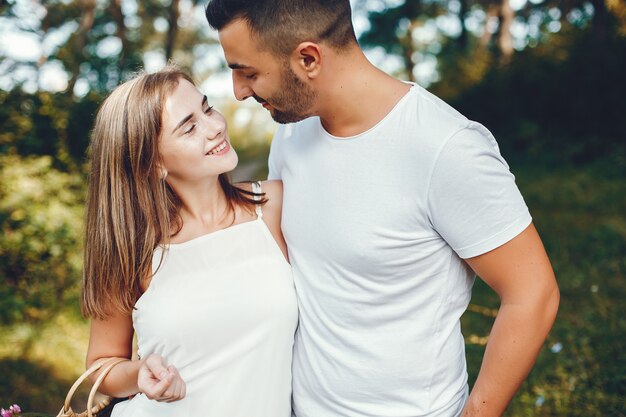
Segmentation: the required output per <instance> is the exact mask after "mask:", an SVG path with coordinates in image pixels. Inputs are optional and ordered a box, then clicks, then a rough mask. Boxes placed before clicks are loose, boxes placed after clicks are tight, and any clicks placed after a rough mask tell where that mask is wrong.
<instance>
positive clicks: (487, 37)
mask: <svg viewBox="0 0 626 417" xmlns="http://www.w3.org/2000/svg"><path fill="white" fill-rule="evenodd" d="M499 11H500V7H499V6H498V5H496V4H490V5H489V7H488V8H487V16H485V29H484V30H483V35H482V36H481V37H480V45H481V46H483V47H485V48H486V47H487V46H489V42H490V41H491V38H492V37H493V33H491V32H489V21H490V20H491V18H492V17H497V16H498V13H499Z"/></svg>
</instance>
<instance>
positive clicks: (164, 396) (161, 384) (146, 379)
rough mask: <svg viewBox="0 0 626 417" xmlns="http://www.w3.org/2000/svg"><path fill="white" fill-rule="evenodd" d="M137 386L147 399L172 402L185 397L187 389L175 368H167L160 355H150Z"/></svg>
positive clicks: (140, 371) (143, 366)
mask: <svg viewBox="0 0 626 417" xmlns="http://www.w3.org/2000/svg"><path fill="white" fill-rule="evenodd" d="M137 385H138V386H139V388H140V391H141V392H143V393H144V394H145V395H146V397H148V398H149V399H151V400H155V401H163V402H172V401H178V400H181V399H183V398H184V397H185V394H186V391H187V388H186V384H185V381H183V379H182V378H181V376H180V374H179V372H178V369H176V367H175V366H173V365H169V366H166V364H165V360H164V359H163V358H162V357H161V356H159V355H150V356H148V357H147V358H146V360H145V362H144V364H143V365H142V367H141V368H140V370H139V376H138V380H137Z"/></svg>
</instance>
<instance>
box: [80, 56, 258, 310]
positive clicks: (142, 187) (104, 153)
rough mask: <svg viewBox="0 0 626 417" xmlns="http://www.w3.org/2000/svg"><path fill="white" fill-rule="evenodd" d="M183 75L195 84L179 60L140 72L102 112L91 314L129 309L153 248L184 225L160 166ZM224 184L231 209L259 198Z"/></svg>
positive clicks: (86, 277)
mask: <svg viewBox="0 0 626 417" xmlns="http://www.w3.org/2000/svg"><path fill="white" fill-rule="evenodd" d="M180 80H187V81H189V82H191V83H192V84H193V80H192V79H191V77H189V75H187V74H186V73H185V72H183V71H181V70H180V69H178V68H176V67H175V66H173V65H169V66H167V67H166V68H164V69H163V70H161V71H159V72H156V73H153V74H147V73H142V74H139V75H137V76H136V77H135V78H133V79H131V80H129V81H127V82H125V83H123V84H122V85H120V86H119V87H117V88H116V89H115V90H114V91H113V92H112V93H111V94H110V95H109V96H108V97H107V98H106V100H105V101H104V102H103V103H102V106H101V107H100V109H99V111H98V115H97V116H96V122H95V125H94V128H93V131H92V135H91V144H90V147H89V155H90V159H91V175H90V179H89V189H88V193H87V202H86V207H85V239H84V273H83V292H82V303H81V306H82V311H83V314H84V315H86V316H90V317H95V318H99V319H102V318H105V317H107V316H109V315H110V314H111V313H112V312H114V311H116V310H117V311H120V312H124V313H130V312H131V311H132V309H133V306H134V304H135V302H136V301H137V299H138V298H139V296H140V295H141V284H142V281H143V280H144V279H146V278H148V277H150V276H151V274H152V256H153V252H154V249H155V248H156V247H157V245H159V244H160V243H167V241H168V240H169V238H170V236H172V235H173V234H175V233H177V231H179V230H180V228H181V227H182V221H181V219H180V217H179V210H180V205H181V202H180V200H179V198H178V197H177V196H176V194H175V193H174V191H173V190H172V189H171V188H170V187H169V186H168V185H167V183H166V182H165V181H164V180H163V179H162V178H161V174H160V170H159V168H158V166H159V163H160V156H159V152H158V142H159V137H160V133H161V126H162V115H163V108H164V103H165V100H166V99H167V98H168V97H169V95H170V94H171V93H172V92H173V90H174V89H175V88H176V86H177V85H178V83H179V82H180ZM219 182H220V185H221V186H222V189H223V190H224V192H225V194H226V197H227V200H228V203H229V208H230V209H231V210H233V209H234V206H235V205H244V206H249V205H252V204H258V203H259V201H257V200H256V199H254V195H253V193H250V192H247V191H245V190H242V189H239V188H237V187H234V186H233V185H231V184H230V182H229V180H228V177H227V176H226V174H222V175H220V177H219ZM264 201H265V200H264V199H261V200H260V202H261V203H263V202H264ZM172 232H174V233H172Z"/></svg>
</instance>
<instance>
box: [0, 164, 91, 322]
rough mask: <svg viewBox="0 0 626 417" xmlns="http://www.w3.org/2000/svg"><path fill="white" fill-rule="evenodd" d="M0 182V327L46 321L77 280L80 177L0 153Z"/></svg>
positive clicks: (81, 181)
mask: <svg viewBox="0 0 626 417" xmlns="http://www.w3.org/2000/svg"><path fill="white" fill-rule="evenodd" d="M0 184H2V187H0V227H1V228H2V233H1V234H0V323H3V324H9V323H15V322H24V321H27V322H40V321H44V320H47V319H50V317H52V316H54V314H55V313H56V312H57V311H58V310H59V308H61V307H62V306H63V305H64V304H65V303H66V302H68V298H69V297H70V296H71V295H72V290H75V288H76V286H77V284H78V282H79V278H80V267H81V249H80V248H81V236H80V234H81V230H82V220H81V219H82V203H83V194H84V190H83V187H84V185H83V184H84V181H83V177H82V176H81V175H80V174H78V175H77V174H71V173H67V172H62V171H59V170H57V169H55V168H53V166H52V158H51V157H47V156H43V157H28V158H19V157H17V156H10V155H0Z"/></svg>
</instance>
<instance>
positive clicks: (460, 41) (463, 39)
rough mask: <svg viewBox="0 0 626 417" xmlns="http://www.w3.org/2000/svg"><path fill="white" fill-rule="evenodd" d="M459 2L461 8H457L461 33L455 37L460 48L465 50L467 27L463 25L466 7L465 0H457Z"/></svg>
mask: <svg viewBox="0 0 626 417" xmlns="http://www.w3.org/2000/svg"><path fill="white" fill-rule="evenodd" d="M459 1H460V3H461V9H460V10H459V20H460V21H461V34H460V35H459V37H458V38H457V39H456V44H457V46H458V47H459V48H460V49H462V50H464V51H465V50H467V28H466V27H465V16H466V15H467V11H468V7H467V0H459Z"/></svg>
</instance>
